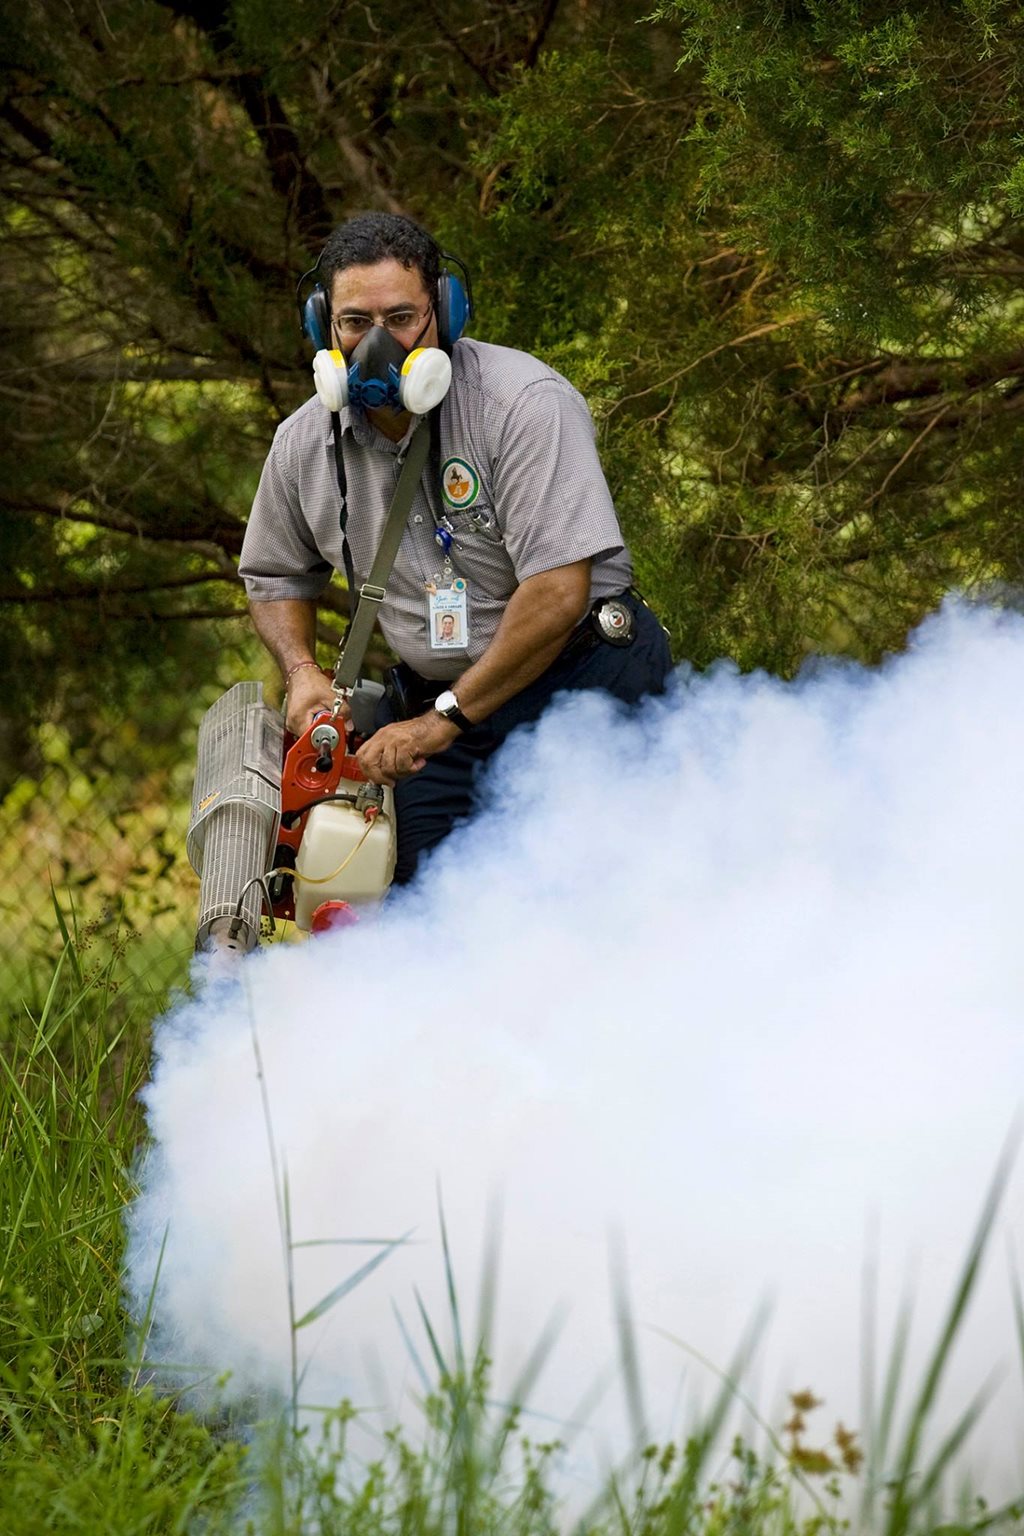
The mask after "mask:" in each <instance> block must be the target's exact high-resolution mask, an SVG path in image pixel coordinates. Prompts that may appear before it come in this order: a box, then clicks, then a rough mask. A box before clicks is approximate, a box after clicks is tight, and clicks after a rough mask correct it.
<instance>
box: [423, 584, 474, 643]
mask: <svg viewBox="0 0 1024 1536" xmlns="http://www.w3.org/2000/svg"><path fill="white" fill-rule="evenodd" d="M427 623H428V625H429V629H430V648H431V650H434V651H464V650H465V649H466V646H467V645H468V643H469V597H468V594H467V592H466V583H465V582H464V581H463V580H462V578H461V576H459V577H456V579H455V580H454V581H453V582H452V584H451V586H450V587H435V588H434V589H433V590H430V588H428V589H427Z"/></svg>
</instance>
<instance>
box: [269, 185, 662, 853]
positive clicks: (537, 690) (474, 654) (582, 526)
mask: <svg viewBox="0 0 1024 1536" xmlns="http://www.w3.org/2000/svg"><path fill="white" fill-rule="evenodd" d="M441 260H442V258H441V252H440V251H439V248H438V246H437V245H436V243H435V242H434V240H433V239H432V238H431V236H430V235H428V234H427V233H426V231H425V230H423V229H421V228H420V227H419V226H418V225H416V224H414V223H413V222H412V221H411V220H408V219H404V218H401V217H399V216H397V215H394V214H385V213H372V214H363V215H360V216H358V217H357V218H354V219H350V220H349V221H348V222H347V223H345V224H342V225H341V226H340V227H339V228H338V229H337V230H335V232H334V233H333V234H332V235H331V237H330V239H329V240H328V242H327V244H326V246H325V247H324V251H323V254H322V256H321V258H320V262H319V266H318V272H319V274H320V277H321V281H322V283H323V287H324V290H325V292H326V295H327V297H328V300H329V306H330V327H331V343H330V344H331V345H333V346H334V347H337V348H339V349H340V351H341V352H342V353H343V354H344V356H345V358H346V359H349V358H351V357H352V355H353V353H354V352H356V350H357V349H359V350H360V351H362V350H363V346H362V345H361V344H363V343H365V340H366V338H367V337H368V336H373V337H376V338H378V339H379V340H380V341H381V342H382V343H383V342H385V341H386V340H387V338H390V343H389V344H390V345H391V346H392V349H394V346H395V344H397V347H398V351H397V354H396V355H397V356H398V357H401V356H404V355H405V354H407V353H408V352H411V351H413V350H414V349H415V348H417V347H436V346H438V344H439V342H440V343H441V344H444V342H445V341H446V339H448V338H446V337H444V336H439V331H438V319H439V316H438V291H439V290H438V285H439V282H442V281H443V280H444V279H443V276H442V267H441ZM385 332H386V333H387V336H386V337H385V335H384V333H385ZM450 351H451V362H452V383H451V387H450V389H449V391H448V393H447V395H446V396H445V398H444V399H443V401H442V403H441V405H440V406H439V407H438V423H437V442H438V450H437V453H436V454H433V455H431V457H430V458H429V459H428V461H427V468H426V469H425V470H424V473H423V475H422V477H421V480H420V484H419V486H418V487H417V491H416V496H415V499H414V501H413V505H412V510H411V512H410V514H409V517H408V520H407V523H406V529H405V533H404V535H403V539H402V544H401V547H400V549H399V552H398V557H397V559H396V561H395V564H394V568H393V570H392V574H391V577H390V579H389V581H388V584H387V597H386V599H385V601H384V602H383V603H382V605H381V608H380V624H381V628H382V630H383V632H384V636H385V639H386V640H387V641H388V644H389V645H390V646H391V647H392V649H393V650H394V651H395V652H396V653H397V655H398V656H399V657H400V659H401V662H402V666H401V667H400V668H399V669H397V670H398V674H399V676H398V679H397V683H398V684H399V685H400V686H398V687H397V688H396V689H395V690H392V693H391V695H390V697H389V702H388V704H387V705H386V707H385V708H383V709H382V711H381V714H380V717H379V728H378V729H377V730H376V732H375V733H374V734H373V735H372V736H371V737H370V738H369V740H367V741H366V742H365V744H364V745H363V747H362V749H361V750H360V753H359V762H360V766H361V768H362V770H363V772H364V773H365V774H366V776H367V777H368V778H369V779H372V780H373V781H374V782H375V783H378V784H390V785H394V786H395V796H396V809H397V819H398V847H399V851H398V868H397V870H396V880H397V881H398V882H400V883H401V882H403V881H406V880H408V879H410V878H411V876H412V874H413V872H414V870H415V867H416V862H417V859H418V858H419V856H420V855H421V854H422V853H423V852H424V851H425V850H426V849H428V848H431V847H433V846H434V845H435V844H436V843H438V842H440V840H441V839H442V838H443V837H444V836H445V835H446V834H447V832H448V831H450V830H451V827H452V825H453V824H454V822H455V821H456V820H458V819H459V818H460V817H462V816H465V815H467V814H468V813H469V812H470V810H471V809H472V804H473V781H474V777H475V774H476V771H477V770H478V768H479V766H480V765H481V764H482V763H483V762H485V761H486V760H487V758H489V757H490V756H491V754H492V753H493V752H494V751H495V749H496V748H497V747H498V746H499V745H500V743H501V742H502V740H504V738H505V736H507V735H508V733H509V731H510V730H512V729H513V728H514V727H515V726H517V725H519V724H521V723H523V722H525V721H529V720H533V719H536V717H537V716H538V715H539V714H540V712H541V710H542V709H543V708H544V706H545V705H546V704H547V702H548V700H549V699H550V698H551V697H552V695H553V694H554V693H556V692H558V691H559V690H562V689H577V688H603V689H606V690H607V691H609V692H611V693H613V694H615V695H616V696H617V697H619V698H621V699H623V700H625V701H627V702H634V701H635V700H637V699H639V698H640V697H642V696H643V695H644V694H645V693H651V692H660V691H661V690H662V689H663V688H664V686H665V682H666V679H667V677H668V673H669V669H670V657H669V652H668V647H667V644H666V641H665V636H664V633H663V631H662V629H661V627H660V625H659V624H658V623H657V621H656V619H655V618H654V615H653V614H652V613H651V612H650V611H649V609H647V608H646V606H645V605H644V604H643V603H642V602H641V601H640V600H639V599H637V598H636V597H635V596H634V595H633V594H632V593H631V591H630V583H631V580H632V566H631V563H630V559H629V555H628V552H627V550H626V548H625V546H624V543H623V539H622V534H621V531H620V529H619V525H618V521H617V518H616V515H615V509H614V507H613V505H612V501H611V496H610V494H609V491H608V487H607V484H606V482H605V479H604V475H603V473H602V471H601V467H600V463H599V461H598V458H597V452H596V449H595V446H594V429H593V424H592V422H591V419H590V414H589V412H588V410H587V407H586V404H585V402H584V401H583V398H582V396H581V395H579V394H578V392H577V391H576V390H575V389H573V388H572V386H571V385H570V384H569V383H568V382H567V381H566V380H565V379H563V378H562V377H561V376H560V375H559V374H557V373H555V372H554V371H553V370H552V369H550V368H548V367H546V366H545V365H544V364H543V363H541V362H539V361H538V360H537V359H536V358H533V357H530V356H529V355H528V354H527V353H524V352H517V351H514V350H512V349H510V348H507V347H496V346H490V345H488V344H487V343H484V342H479V341H475V340H469V339H465V338H463V339H457V340H455V341H454V344H451V345H450ZM340 425H341V447H342V456H343V462H344V472H345V479H346V480H347V484H348V506H349V518H348V527H347V535H348V539H349V543H350V546H351V552H352V559H353V564H354V568H355V573H356V578H357V582H358V583H362V582H363V581H365V580H366V579H367V576H368V574H369V571H370V567H371V564H372V562H373V557H374V554H375V553H376V549H377V545H378V543H379V541H380V536H381V531H382V528H383V525H384V521H385V518H386V513H387V509H388V506H389V505H390V501H391V497H392V494H393V491H394V486H395V483H396V480H397V475H398V455H399V453H400V452H401V450H402V449H403V448H404V446H405V445H406V443H407V441H408V439H409V437H410V435H411V432H412V430H413V429H414V427H415V425H416V419H415V418H413V417H411V416H410V415H409V413H408V412H407V411H403V410H398V409H396V408H394V407H392V406H390V405H385V406H382V407H380V408H354V407H343V408H342V409H341V411H340ZM335 474H336V466H335V457H334V449H333V446H332V436H331V420H330V413H329V411H328V410H327V409H326V408H325V406H324V405H323V404H321V402H320V400H319V399H318V398H315V397H314V398H313V399H311V400H309V401H307V402H306V404H305V405H303V406H302V407H300V409H299V410H298V411H296V412H295V413H294V415H292V416H290V417H289V418H288V420H287V421H285V422H283V423H282V424H281V426H280V427H279V428H278V430H277V433H276V435H275V438H274V443H273V446H272V448H271V451H270V455H269V457H268V459H267V462H266V465H265V467H264V471H263V475H262V478H261V480H260V486H259V490H258V491H257V493H256V499H255V501H254V503H253V509H252V515H251V517H250V519H249V526H248V529H247V532H246V536H245V542H244V545H243V549H242V559H241V564H240V570H241V573H242V575H243V577H244V578H245V582H246V588H247V591H248V595H249V600H250V610H251V612H252V616H253V621H254V623H255V626H256V630H257V632H258V634H259V635H260V637H261V639H262V640H263V641H264V643H265V644H266V645H267V647H268V648H269V650H270V651H271V653H272V654H273V656H274V657H275V659H276V661H277V663H278V665H279V666H280V668H281V671H282V674H283V675H284V677H285V680H286V687H287V699H286V719H287V724H288V728H289V729H290V730H291V731H293V732H295V733H296V734H298V733H300V732H301V731H302V730H304V729H305V727H306V726H307V724H308V723H309V720H310V717H311V714H313V713H315V712H316V711H317V710H319V709H327V708H330V707H331V705H332V703H333V694H332V691H331V686H330V683H329V682H328V681H327V679H326V678H325V677H324V675H323V674H322V673H321V672H320V671H319V669H318V668H317V666H316V662H315V641H316V599H317V597H318V596H319V594H320V592H321V591H322V590H323V588H324V586H325V585H326V584H327V582H328V581H329V580H330V576H331V572H332V570H333V569H339V568H340V566H341V563H342V530H341V525H340V520H339V512H340V496H339V488H338V484H337V481H336V478H335ZM611 598H616V599H617V600H618V601H617V604H612V605H611V606H610V607H608V606H607V605H606V611H605V613H604V624H603V628H602V629H601V630H600V632H599V627H598V625H597V623H596V621H595V620H594V618H593V617H592V614H591V610H592V608H594V607H595V605H598V604H600V603H601V601H602V600H604V599H611ZM445 612H447V613H448V614H449V615H450V616H451V618H452V624H451V625H450V626H449V630H450V633H449V632H448V631H446V630H445V628H444V626H443V619H442V617H441V615H443V614H444V613H445ZM456 620H458V622H456ZM602 633H603V634H604V635H605V636H606V638H604V639H602V638H601V634H602ZM455 634H457V635H458V636H459V639H460V641H461V648H459V647H453V646H452V643H451V636H452V635H455ZM442 636H445V638H443V639H442V638H441V637H442ZM624 640H625V641H627V642H628V643H622V642H623V641H624ZM435 700H436V701H437V704H438V707H437V708H435V707H434V702H435Z"/></svg>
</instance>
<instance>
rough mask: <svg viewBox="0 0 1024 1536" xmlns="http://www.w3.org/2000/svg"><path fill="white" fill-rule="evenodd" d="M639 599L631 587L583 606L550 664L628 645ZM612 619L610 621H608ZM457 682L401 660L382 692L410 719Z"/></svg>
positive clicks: (391, 669) (560, 664)
mask: <svg viewBox="0 0 1024 1536" xmlns="http://www.w3.org/2000/svg"><path fill="white" fill-rule="evenodd" d="M642 602H643V599H642V598H641V597H640V596H639V595H638V594H637V593H635V592H633V591H632V590H631V589H630V590H627V591H625V592H619V593H617V594H616V595H615V596H614V597H599V598H597V599H596V601H595V602H594V603H592V604H591V606H590V607H589V608H588V609H587V612H586V613H585V614H584V615H583V617H582V619H581V620H580V622H579V623H578V624H577V625H576V628H575V629H574V630H573V632H572V634H571V635H570V636H569V638H568V640H567V641H566V642H565V644H564V645H563V647H562V649H561V650H560V651H559V653H558V655H557V656H556V657H555V659H554V661H553V662H552V663H551V665H552V666H553V667H563V666H566V665H571V664H572V663H574V662H577V661H580V660H581V659H582V658H583V657H584V656H588V655H589V654H590V652H591V651H595V650H596V649H597V647H598V646H599V645H619V646H622V645H632V644H633V641H634V640H635V639H636V610H637V608H638V606H639V605H640V604H641V603H642ZM611 621H614V622H611ZM457 681H458V679H457V678H451V679H450V680H449V681H447V682H439V681H438V680H437V678H434V677H421V676H420V674H419V673H418V672H414V671H413V669H412V667H410V666H407V665H406V663H405V662H404V661H400V662H398V664H397V665H396V666H394V667H389V668H388V670H387V672H386V674H385V684H384V687H385V692H386V693H387V696H388V702H389V703H390V705H391V708H392V711H393V712H394V714H395V716H396V717H397V718H398V719H399V720H411V719H412V718H413V716H414V715H421V714H422V713H423V711H424V710H425V709H428V708H429V707H430V705H431V704H433V703H434V700H435V699H436V698H437V696H438V694H441V693H444V691H445V689H446V688H453V687H454V686H455V684H456V682H457Z"/></svg>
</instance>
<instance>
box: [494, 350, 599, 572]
mask: <svg viewBox="0 0 1024 1536" xmlns="http://www.w3.org/2000/svg"><path fill="white" fill-rule="evenodd" d="M493 475H494V481H493V493H494V503H495V508H496V511H497V514H498V518H499V521H500V523H501V526H502V531H503V534H504V538H505V546H506V549H507V550H508V553H509V555H510V557H511V559H512V562H513V564H514V566H515V572H516V579H517V580H518V581H520V582H523V581H526V580H527V579H528V578H529V577H530V576H536V575H537V574H538V573H539V572H541V571H548V570H553V569H554V568H555V567H557V566H562V565H571V564H572V563H573V562H574V561H576V560H585V559H591V560H594V561H600V560H603V559H608V558H609V557H610V556H611V555H614V554H617V553H618V552H619V551H620V550H622V548H623V542H622V533H621V530H620V528H619V522H618V518H617V517H616V514H615V507H614V505H613V503H612V498H611V492H610V491H609V489H608V484H607V481H606V480H605V477H604V471H603V470H602V468H601V464H600V460H599V459H598V456H597V446H596V444H595V441H594V424H593V421H592V420H591V416H590V412H589V410H588V409H587V405H586V402H585V401H584V399H583V397H582V395H580V394H579V393H578V392H577V391H576V390H575V389H573V387H572V386H571V385H570V384H568V383H566V382H565V381H564V380H561V379H557V378H549V379H541V380H538V381H537V382H536V383H533V384H530V385H528V386H527V388H526V389H524V390H523V391H522V393H521V394H520V395H519V396H517V398H516V400H515V401H514V403H513V405H512V408H511V410H510V411H509V413H508V417H507V419H506V421H505V424H504V427H503V430H502V434H501V440H500V448H499V452H498V455H497V457H496V459H495V461H494V469H493Z"/></svg>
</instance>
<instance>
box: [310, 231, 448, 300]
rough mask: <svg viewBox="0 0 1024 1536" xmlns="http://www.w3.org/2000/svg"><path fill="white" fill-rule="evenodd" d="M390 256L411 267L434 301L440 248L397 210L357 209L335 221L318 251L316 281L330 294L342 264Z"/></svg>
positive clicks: (361, 264)
mask: <svg viewBox="0 0 1024 1536" xmlns="http://www.w3.org/2000/svg"><path fill="white" fill-rule="evenodd" d="M389 258H393V259H394V260H395V261H399V262H401V264H402V266H403V267H409V268H412V267H415V268H416V271H417V272H418V273H419V274H420V277H422V279H423V286H424V287H425V288H426V290H427V292H428V293H429V295H430V298H431V301H432V302H433V303H434V304H436V303H437V284H438V279H439V278H440V276H441V250H440V247H439V246H438V243H437V241H436V240H435V239H434V237H433V236H432V235H428V234H427V231H426V230H425V229H423V228H421V226H420V225H419V224H416V223H415V222H414V221H413V220H412V219H407V218H404V217H403V215H401V214H398V213H357V214H356V215H355V217H354V218H351V219H346V220H345V222H344V224H339V225H338V227H337V229H335V230H333V231H332V233H331V234H330V235H329V236H328V238H327V244H326V245H325V246H324V248H323V250H322V251H321V253H320V261H319V264H318V266H319V275H320V281H321V282H322V283H323V285H324V288H325V289H326V291H327V294H328V296H329V295H330V292H331V288H332V286H333V283H334V274H335V273H336V272H343V271H344V270H345V268H346V267H370V266H373V265H375V264H376V263H377V262H378V261H387V260H388V259H389Z"/></svg>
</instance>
